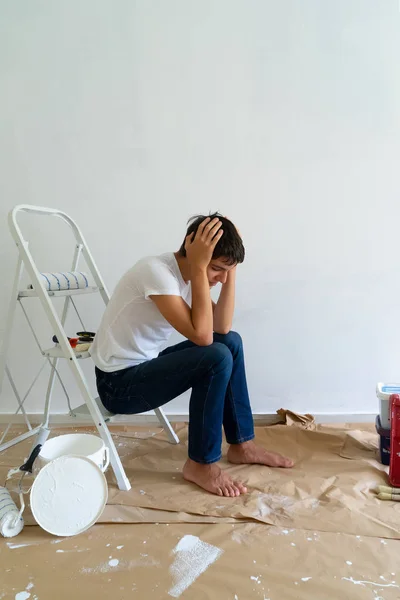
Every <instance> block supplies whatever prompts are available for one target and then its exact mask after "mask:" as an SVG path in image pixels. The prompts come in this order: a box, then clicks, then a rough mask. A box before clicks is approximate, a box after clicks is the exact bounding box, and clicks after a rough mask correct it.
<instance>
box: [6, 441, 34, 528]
mask: <svg viewBox="0 0 400 600" xmlns="http://www.w3.org/2000/svg"><path fill="white" fill-rule="evenodd" d="M41 448H42V446H41V444H37V446H35V448H34V449H33V451H32V452H31V454H30V456H29V458H28V460H27V461H26V462H25V463H24V464H23V465H22V466H21V467H19V469H11V471H10V472H9V473H8V476H7V481H8V480H10V479H11V478H12V476H13V475H14V474H15V473H16V472H19V471H21V472H22V477H21V478H20V479H19V482H18V486H17V490H16V491H17V492H18V494H19V499H20V503H21V509H20V510H18V508H17V505H16V504H15V502H14V500H13V499H12V497H11V494H10V491H9V490H8V489H7V488H6V487H2V486H0V533H1V535H2V536H3V537H15V536H16V535H18V534H19V533H21V531H22V529H23V528H24V519H23V517H22V513H23V512H24V508H25V502H24V496H23V494H24V492H23V489H22V483H23V481H24V478H25V475H26V474H27V473H30V474H32V468H33V463H34V462H35V460H36V458H37V456H38V454H39V452H40V450H41ZM7 481H6V484H7Z"/></svg>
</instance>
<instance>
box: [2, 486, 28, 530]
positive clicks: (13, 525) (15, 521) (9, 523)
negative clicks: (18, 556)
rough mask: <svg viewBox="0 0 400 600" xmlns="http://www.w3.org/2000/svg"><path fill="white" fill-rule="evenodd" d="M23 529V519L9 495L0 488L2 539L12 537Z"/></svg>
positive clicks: (6, 490)
mask: <svg viewBox="0 0 400 600" xmlns="http://www.w3.org/2000/svg"><path fill="white" fill-rule="evenodd" d="M23 527H24V519H23V518H22V515H21V513H20V511H19V510H18V508H17V505H16V504H15V502H14V500H13V499H12V498H11V494H10V492H9V491H8V489H7V488H5V487H0V533H1V535H2V536H3V537H14V536H16V535H18V534H19V533H20V532H21V531H22V529H23Z"/></svg>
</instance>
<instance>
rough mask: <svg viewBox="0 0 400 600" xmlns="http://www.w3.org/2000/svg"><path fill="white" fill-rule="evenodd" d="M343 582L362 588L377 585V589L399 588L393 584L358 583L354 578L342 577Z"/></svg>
mask: <svg viewBox="0 0 400 600" xmlns="http://www.w3.org/2000/svg"><path fill="white" fill-rule="evenodd" d="M342 579H343V581H350V582H351V583H354V585H362V586H364V587H365V586H366V585H376V587H395V588H398V587H399V586H398V585H393V583H380V582H378V583H375V582H374V581H357V580H356V579H353V578H352V577H342Z"/></svg>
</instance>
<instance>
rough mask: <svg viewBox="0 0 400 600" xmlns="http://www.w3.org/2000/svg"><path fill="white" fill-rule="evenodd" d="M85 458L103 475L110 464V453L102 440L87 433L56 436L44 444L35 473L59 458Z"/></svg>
mask: <svg viewBox="0 0 400 600" xmlns="http://www.w3.org/2000/svg"><path fill="white" fill-rule="evenodd" d="M70 454H73V455H75V456H85V457H86V458H88V459H89V460H91V461H92V462H93V463H94V464H95V465H97V466H98V467H99V469H100V470H101V471H102V472H103V473H104V471H105V470H106V469H107V467H108V465H109V464H110V452H109V449H108V447H107V446H106V445H105V443H104V442H103V440H102V439H101V438H100V437H98V436H97V435H91V434H89V433H68V434H65V435H58V436H56V437H54V438H51V439H50V440H47V442H45V443H44V444H43V446H42V448H41V450H40V454H39V456H38V458H37V461H36V463H35V471H36V473H37V472H38V470H40V469H41V468H43V467H45V466H46V465H48V464H49V463H50V462H51V461H53V460H56V459H57V458H60V457H61V456H68V455H70Z"/></svg>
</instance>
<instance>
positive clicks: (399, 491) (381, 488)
mask: <svg viewBox="0 0 400 600" xmlns="http://www.w3.org/2000/svg"><path fill="white" fill-rule="evenodd" d="M376 493H377V494H380V493H382V494H392V495H393V496H396V495H400V488H394V487H389V486H387V485H378V487H377V488H376Z"/></svg>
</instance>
